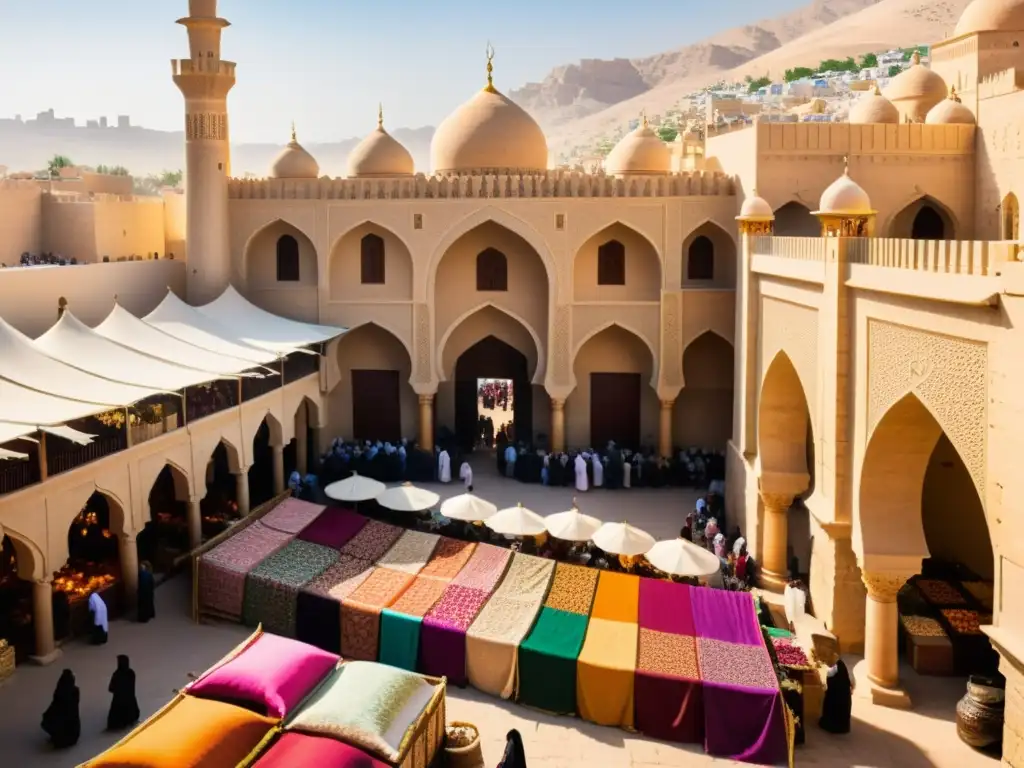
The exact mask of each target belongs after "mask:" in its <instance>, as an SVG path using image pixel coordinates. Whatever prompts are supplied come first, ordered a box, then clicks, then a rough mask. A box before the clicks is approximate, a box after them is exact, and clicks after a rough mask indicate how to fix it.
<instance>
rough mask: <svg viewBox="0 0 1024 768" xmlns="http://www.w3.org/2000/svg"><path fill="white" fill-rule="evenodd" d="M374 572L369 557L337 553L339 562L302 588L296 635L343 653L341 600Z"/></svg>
mask: <svg viewBox="0 0 1024 768" xmlns="http://www.w3.org/2000/svg"><path fill="white" fill-rule="evenodd" d="M371 573H373V564H372V563H369V562H367V561H366V560H360V559H359V558H355V557H351V556H349V555H342V554H339V555H338V561H337V562H336V563H334V564H333V565H332V566H330V567H329V568H328V569H327V570H325V571H324V572H323V573H321V574H320V575H319V576H316V577H314V578H313V579H311V580H310V581H308V582H307V583H306V584H305V585H304V586H303V587H302V589H300V590H299V595H298V599H297V601H296V608H295V636H296V637H297V638H298V639H299V640H301V641H302V642H304V643H309V644H310V645H315V646H316V647H317V648H322V649H324V650H325V651H331V652H332V653H341V601H342V600H344V599H346V598H347V597H348V596H349V595H351V594H352V593H353V592H355V591H356V589H358V588H359V585H361V584H362V583H363V582H364V581H366V579H368V578H369V577H370V574H371Z"/></svg>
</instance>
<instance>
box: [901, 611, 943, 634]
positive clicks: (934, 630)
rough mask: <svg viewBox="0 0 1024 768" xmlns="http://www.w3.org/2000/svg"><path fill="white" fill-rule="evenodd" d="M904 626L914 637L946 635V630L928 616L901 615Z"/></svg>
mask: <svg viewBox="0 0 1024 768" xmlns="http://www.w3.org/2000/svg"><path fill="white" fill-rule="evenodd" d="M900 621H901V622H902V623H903V628H904V629H905V630H907V633H908V634H910V635H913V636H914V637H946V630H944V629H943V628H942V625H941V624H939V622H937V621H936V620H935V619H930V618H928V617H927V616H900Z"/></svg>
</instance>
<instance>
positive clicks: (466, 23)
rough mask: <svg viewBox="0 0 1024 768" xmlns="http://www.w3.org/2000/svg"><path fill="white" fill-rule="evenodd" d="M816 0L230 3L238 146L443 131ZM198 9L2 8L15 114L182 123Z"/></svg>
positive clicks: (96, 3) (31, 4)
mask: <svg viewBox="0 0 1024 768" xmlns="http://www.w3.org/2000/svg"><path fill="white" fill-rule="evenodd" d="M807 1H808V0H718V1H717V2H715V1H714V0H712V1H711V2H709V1H708V0H703V1H701V0H647V2H640V3H637V2H624V1H621V0H620V2H615V3H611V2H607V0H605V1H604V2H602V0H506V2H499V3H494V2H491V3H487V2H468V0H432V1H431V0H363V1H362V2H356V1H355V0H221V2H220V4H219V9H218V10H219V13H220V15H221V16H223V17H224V18H226V19H228V20H229V21H230V22H231V23H232V26H231V27H229V28H228V29H227V30H225V32H224V43H223V51H222V53H223V56H224V58H225V59H228V60H231V61H235V62H237V63H238V83H237V84H236V86H235V88H234V90H233V91H232V94H231V97H230V101H229V109H230V111H231V130H232V138H233V139H234V140H236V141H246V142H249V141H284V140H287V133H288V126H289V123H290V122H291V120H292V119H293V118H294V119H295V121H296V123H297V124H298V129H299V138H300V140H306V141H310V142H312V141H329V140H334V139H341V138H347V137H350V136H353V135H362V134H365V133H367V132H368V131H369V130H370V129H372V128H373V126H374V125H375V120H376V112H377V102H378V101H382V102H383V103H384V114H385V122H386V124H387V125H389V126H391V127H400V126H408V127H419V126H422V125H436V124H437V123H438V122H439V121H440V120H441V119H443V118H444V116H445V115H446V114H448V113H449V112H450V111H452V109H454V108H455V107H456V106H458V105H459V104H460V103H462V102H463V101H465V100H466V99H467V98H468V97H469V96H470V95H471V94H472V93H473V92H474V91H475V90H476V89H477V88H480V87H481V86H482V85H483V83H484V77H485V73H484V66H485V58H484V49H485V46H486V44H487V41H488V40H490V41H491V42H492V43H493V45H494V47H495V49H496V51H497V55H496V58H495V61H494V64H495V83H496V85H497V86H498V87H499V88H500V89H501V90H503V91H506V92H507V91H509V90H511V89H513V88H516V87H519V86H521V85H522V84H524V83H526V82H528V81H536V80H540V79H542V78H543V77H544V76H545V75H546V74H547V72H548V71H549V70H550V69H551V68H552V67H554V66H557V65H559V64H565V63H569V62H573V61H577V60H579V59H581V58H613V57H616V56H623V57H637V56H646V55H650V54H653V53H657V52H659V51H662V50H667V49H671V48H675V47H678V46H680V45H684V44H686V43H689V42H694V41H697V40H700V39H701V38H704V37H706V36H708V35H710V34H713V33H715V32H717V31H720V30H722V29H727V28H729V27H732V26H736V25H739V24H746V23H750V22H753V21H756V20H758V19H761V18H765V17H771V16H775V15H777V14H779V13H781V12H784V11H787V10H791V9H793V8H796V7H799V6H801V5H804V4H806V2H807ZM187 9H188V2H187V0H0V72H2V73H3V74H0V116H12V115H14V114H21V115H23V116H26V117H28V116H34V115H35V114H36V113H37V112H40V111H42V110H45V109H48V108H50V107H53V108H54V109H56V111H57V113H58V115H61V116H73V117H75V118H77V119H78V120H79V121H80V122H83V121H84V120H85V119H86V118H93V117H98V116H100V115H107V116H110V117H113V116H114V115H117V114H129V115H131V117H132V122H133V123H135V124H137V125H143V126H146V127H148V128H160V129H164V130H177V129H179V128H180V126H181V125H182V122H183V118H182V100H181V96H180V94H179V93H178V90H177V88H175V87H174V84H173V83H172V82H171V77H170V64H169V63H168V62H169V60H170V59H172V58H188V42H187V37H186V33H185V29H184V28H183V27H180V26H178V25H176V24H174V21H175V20H176V19H177V18H178V17H180V16H184V15H186V13H187Z"/></svg>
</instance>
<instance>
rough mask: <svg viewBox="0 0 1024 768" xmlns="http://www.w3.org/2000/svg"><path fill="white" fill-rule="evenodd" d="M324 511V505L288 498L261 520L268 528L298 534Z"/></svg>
mask: <svg viewBox="0 0 1024 768" xmlns="http://www.w3.org/2000/svg"><path fill="white" fill-rule="evenodd" d="M323 511H324V506H323V505H322V504H310V503H309V502H308V501H302V500H300V499H296V498H287V499H285V500H284V501H282V502H281V503H280V504H278V505H277V506H276V507H274V508H273V509H272V510H270V511H269V512H268V513H267V514H265V515H264V516H263V517H261V518H260V522H261V523H263V524H264V525H265V526H267V528H272V529H274V530H275V531H281V532H282V533H291V534H297V533H299V532H300V531H301V530H302V529H303V528H305V527H306V526H307V525H309V524H310V523H312V522H313V521H314V520H316V519H317V518H318V517H319V516H320V513H321V512H323Z"/></svg>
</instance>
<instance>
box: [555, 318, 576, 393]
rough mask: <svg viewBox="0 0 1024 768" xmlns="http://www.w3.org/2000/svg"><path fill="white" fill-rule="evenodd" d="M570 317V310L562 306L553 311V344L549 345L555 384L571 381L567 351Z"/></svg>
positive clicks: (570, 362) (568, 350)
mask: <svg viewBox="0 0 1024 768" xmlns="http://www.w3.org/2000/svg"><path fill="white" fill-rule="evenodd" d="M570 322H571V316H570V309H569V307H568V306H566V305H562V306H560V307H557V308H556V309H555V322H554V329H553V332H552V338H553V339H554V343H553V344H552V345H551V352H552V355H553V358H554V360H553V362H554V370H553V371H552V378H553V379H554V380H555V383H557V384H562V385H568V384H569V382H570V381H572V375H571V373H572V353H571V352H570V349H569V338H570V328H569V325H570Z"/></svg>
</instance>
